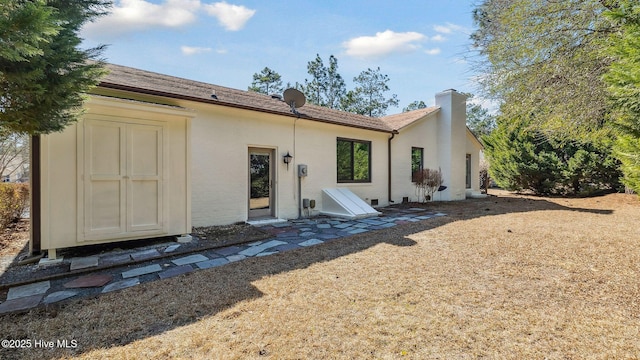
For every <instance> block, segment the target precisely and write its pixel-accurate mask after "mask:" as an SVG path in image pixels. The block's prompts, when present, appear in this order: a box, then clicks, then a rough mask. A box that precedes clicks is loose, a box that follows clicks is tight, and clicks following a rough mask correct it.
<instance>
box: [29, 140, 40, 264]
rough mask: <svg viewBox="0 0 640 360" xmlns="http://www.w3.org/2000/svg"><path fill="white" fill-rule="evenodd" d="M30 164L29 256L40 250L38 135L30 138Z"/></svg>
mask: <svg viewBox="0 0 640 360" xmlns="http://www.w3.org/2000/svg"><path fill="white" fill-rule="evenodd" d="M30 148H31V164H30V165H29V181H30V184H29V188H30V190H31V204H30V209H29V216H30V217H31V246H30V250H31V254H32V255H37V254H39V253H40V251H41V250H42V243H41V239H42V237H41V236H42V234H41V232H42V213H41V185H42V181H41V179H40V169H41V165H40V135H33V136H31V146H30Z"/></svg>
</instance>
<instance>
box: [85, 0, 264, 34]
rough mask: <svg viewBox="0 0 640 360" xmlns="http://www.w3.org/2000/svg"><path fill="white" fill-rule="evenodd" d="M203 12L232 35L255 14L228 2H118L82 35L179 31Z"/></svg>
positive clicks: (164, 0)
mask: <svg viewBox="0 0 640 360" xmlns="http://www.w3.org/2000/svg"><path fill="white" fill-rule="evenodd" d="M203 9H204V10H205V11H206V12H207V13H208V14H209V15H211V16H214V17H216V18H217V19H218V21H219V22H220V24H221V25H222V26H223V27H224V28H225V29H227V30H230V31H237V30H240V29H242V28H243V27H244V26H245V24H246V23H247V21H248V20H249V19H250V18H251V17H252V16H253V14H255V12H256V11H255V10H251V9H248V8H246V7H244V6H237V5H231V4H228V3H226V2H218V3H214V4H202V3H201V2H200V0H163V1H162V2H161V3H159V4H156V3H152V2H150V1H148V0H115V1H114V4H113V7H112V8H111V12H110V13H109V14H107V15H106V16H103V17H101V18H99V19H98V20H97V21H95V22H92V23H89V24H86V25H85V27H84V28H83V34H82V35H83V36H85V37H88V38H110V37H115V36H119V35H123V34H127V33H133V32H137V31H144V30H148V29H154V28H165V29H175V28H180V27H184V26H187V25H190V24H192V23H194V22H195V21H196V20H197V18H198V15H199V13H200V12H202V10H203Z"/></svg>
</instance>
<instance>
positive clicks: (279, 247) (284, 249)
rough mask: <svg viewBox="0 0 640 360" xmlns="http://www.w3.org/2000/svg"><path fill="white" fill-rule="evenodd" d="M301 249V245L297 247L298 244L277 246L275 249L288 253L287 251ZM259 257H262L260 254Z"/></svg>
mask: <svg viewBox="0 0 640 360" xmlns="http://www.w3.org/2000/svg"><path fill="white" fill-rule="evenodd" d="M299 248H300V245H297V244H284V245H279V246H276V247H275V248H274V250H278V251H287V250H293V249H299ZM263 254H264V253H263ZM258 255H260V254H258Z"/></svg>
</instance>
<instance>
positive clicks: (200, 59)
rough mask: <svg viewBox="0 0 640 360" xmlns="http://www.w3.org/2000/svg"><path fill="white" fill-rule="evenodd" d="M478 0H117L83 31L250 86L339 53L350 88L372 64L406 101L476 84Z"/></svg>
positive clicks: (148, 59) (165, 63)
mask: <svg viewBox="0 0 640 360" xmlns="http://www.w3.org/2000/svg"><path fill="white" fill-rule="evenodd" d="M473 3H474V0H403V1H401V2H400V1H388V0H387V1H378V0H367V1H360V0H349V1H334V0H322V1H305V0H298V1H291V0H289V1H286V0H270V1H258V0H255V1H252V0H230V1H229V2H227V1H215V0H114V6H113V7H112V8H111V10H110V13H109V14H108V15H106V16H104V17H101V18H99V19H98V20H97V21H95V22H93V23H90V24H87V25H86V26H85V27H84V28H83V29H82V31H81V34H80V35H81V37H83V38H84V42H83V47H93V46H96V45H99V44H106V45H108V47H107V49H106V50H105V52H104V53H103V57H104V58H105V59H106V61H107V62H109V63H113V64H118V65H125V66H130V67H135V68H139V69H143V70H148V71H153V72H158V73H162V74H166V75H172V76H178V77H182V78H187V79H192V80H197V81H203V82H207V83H211V84H215V85H220V86H226V87H231V88H235V89H241V90H246V89H247V87H248V86H250V85H251V82H252V80H253V74H255V73H259V72H260V71H261V70H262V69H264V68H265V67H269V68H270V69H272V70H274V71H276V72H277V73H279V74H280V75H281V76H282V80H283V85H286V84H287V83H291V84H295V83H296V82H299V83H304V80H305V79H310V75H309V74H308V73H307V63H308V62H309V61H312V60H314V59H315V58H316V55H320V57H321V58H322V59H323V62H324V64H325V65H328V64H329V56H330V55H334V56H335V57H336V58H337V59H338V72H339V73H340V74H341V75H342V77H343V78H344V79H345V82H346V84H347V89H348V90H349V89H353V88H354V87H355V84H354V83H353V78H354V77H356V76H357V75H359V74H360V73H361V72H362V71H364V70H367V69H368V68H371V69H376V68H378V67H379V68H380V71H381V73H382V74H386V75H387V76H388V77H389V79H390V80H389V82H388V86H389V88H390V91H389V92H388V93H387V96H390V95H391V94H396V95H397V97H398V100H399V105H398V107H397V108H389V109H388V110H387V114H394V113H398V112H401V111H402V108H404V107H406V106H407V105H408V104H410V103H411V102H413V101H416V100H422V101H424V102H425V103H426V104H427V105H433V104H434V96H435V94H436V93H437V92H440V91H443V90H447V89H456V90H458V91H464V92H471V93H476V92H477V89H478V87H477V85H476V84H475V83H474V82H473V80H472V79H473V77H474V75H475V74H474V73H473V69H472V66H471V64H470V63H469V58H472V57H473V56H472V52H471V50H470V40H469V35H470V34H471V33H472V32H473V28H474V27H473V26H474V25H473V20H472V15H471V13H472V10H473Z"/></svg>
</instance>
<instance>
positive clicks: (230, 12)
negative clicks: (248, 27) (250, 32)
mask: <svg viewBox="0 0 640 360" xmlns="http://www.w3.org/2000/svg"><path fill="white" fill-rule="evenodd" d="M204 8H205V10H206V11H207V13H209V15H211V16H214V17H216V18H217V19H218V21H219V22H220V24H221V25H222V26H223V27H224V28H225V29H227V30H229V31H238V30H240V29H242V28H243V27H244V25H245V24H246V23H247V21H249V19H251V17H252V16H253V15H254V14H255V13H256V11H255V10H252V9H249V8H246V7H244V6H238V5H232V4H228V3H226V2H224V1H223V2H218V3H215V4H208V5H204Z"/></svg>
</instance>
